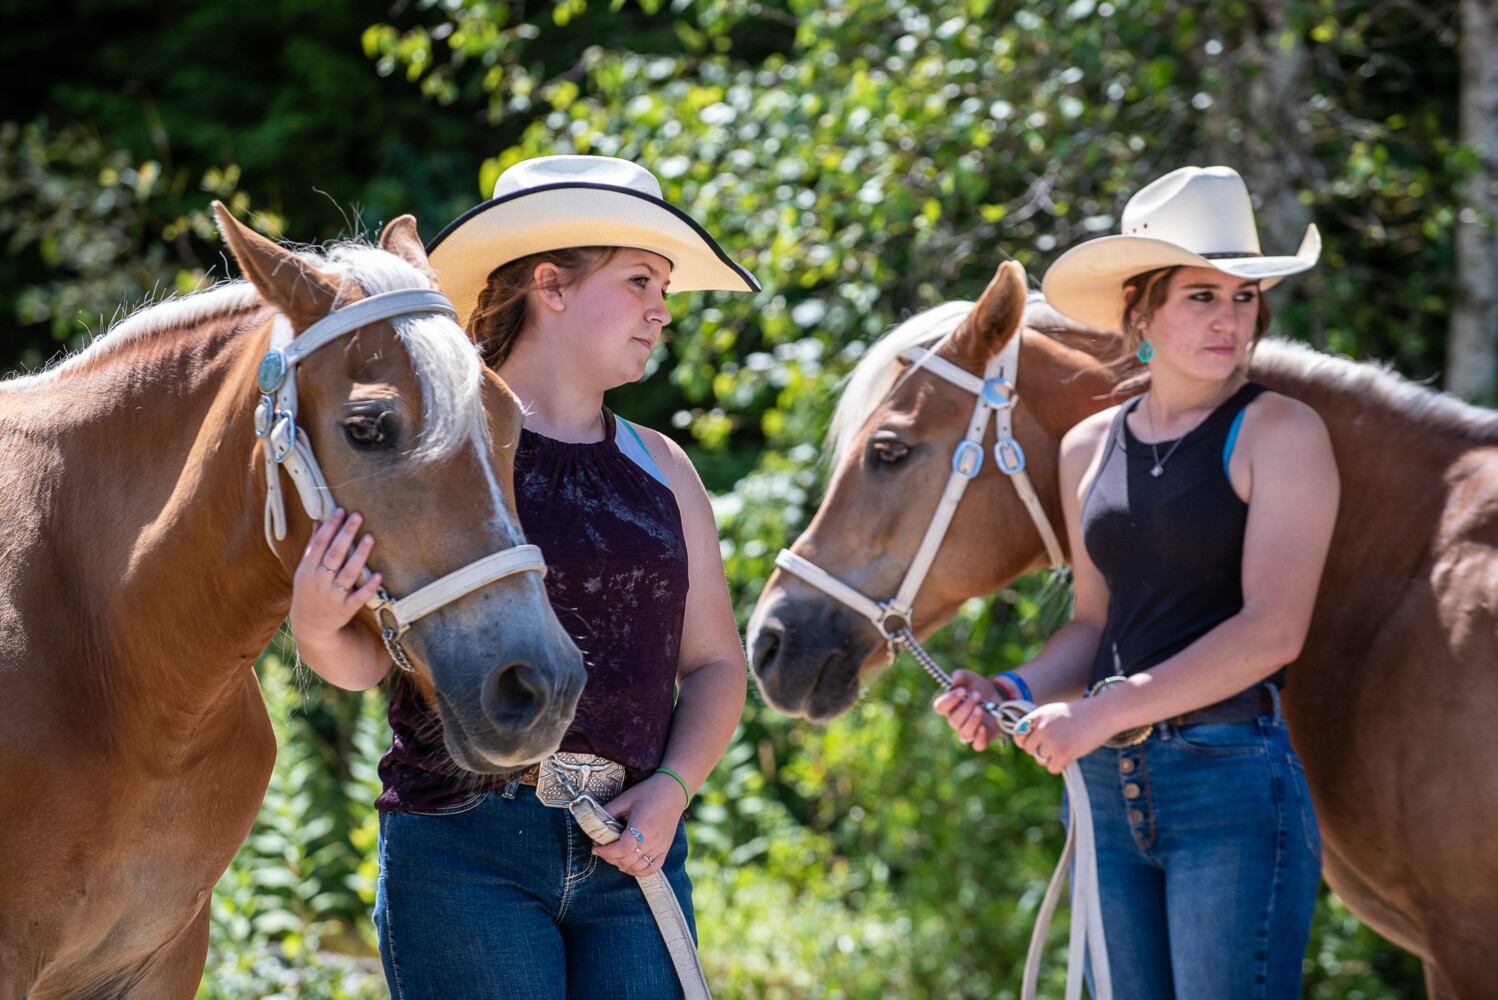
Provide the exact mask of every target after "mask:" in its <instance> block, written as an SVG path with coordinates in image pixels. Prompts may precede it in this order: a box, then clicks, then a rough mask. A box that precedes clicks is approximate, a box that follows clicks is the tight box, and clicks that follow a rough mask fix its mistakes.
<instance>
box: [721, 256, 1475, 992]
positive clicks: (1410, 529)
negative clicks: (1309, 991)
mask: <svg viewBox="0 0 1498 1000" xmlns="http://www.w3.org/2000/svg"><path fill="white" fill-rule="evenodd" d="M1021 275H1022V272H1021V271H1020V270H1019V268H1018V266H1017V265H1010V264H1006V265H1004V266H1003V267H1001V268H1000V269H999V273H998V275H997V276H996V277H995V278H994V281H993V282H992V283H991V284H990V285H989V287H988V289H987V290H986V291H985V292H984V293H983V296H982V297H981V299H980V300H979V302H978V303H977V304H976V306H974V307H973V308H972V310H971V312H970V313H968V314H967V315H966V318H964V319H963V320H962V321H961V322H960V324H957V325H956V329H955V331H952V332H951V334H950V336H947V337H946V338H945V339H943V340H941V341H940V343H939V345H938V346H937V347H936V354H937V356H938V357H940V358H944V359H946V360H948V361H950V362H951V363H953V364H955V365H957V366H959V367H960V368H962V369H965V370H966V371H967V372H969V373H979V372H983V371H984V369H985V365H987V363H988V362H989V359H990V358H993V357H995V356H996V355H997V354H998V352H999V351H1000V350H1001V348H1003V347H1004V346H1005V345H1006V344H1008V343H1009V342H1010V340H1011V338H1015V337H1019V338H1020V341H1019V344H1020V347H1019V355H1018V357H1019V361H1018V380H1017V387H1018V402H1017V405H1015V406H1014V407H1013V411H1012V418H1013V433H1014V436H1015V438H1016V439H1017V440H1018V441H1019V443H1020V445H1021V446H1022V447H1023V450H1024V455H1025V456H1026V458H1027V460H1028V469H1027V471H1028V473H1029V475H1030V477H1031V481H1032V482H1033V483H1034V484H1035V489H1036V492H1037V493H1038V495H1039V500H1040V505H1041V508H1043V511H1044V514H1043V516H1044V517H1045V518H1047V519H1048V520H1049V521H1050V523H1051V525H1052V526H1053V527H1054V529H1055V531H1056V533H1057V534H1058V535H1060V537H1061V538H1062V539H1065V537H1066V536H1065V532H1064V531H1063V530H1062V525H1061V507H1060V501H1059V498H1058V484H1057V478H1056V475H1057V474H1056V465H1057V455H1058V444H1059V441H1060V439H1061V436H1062V435H1063V434H1064V433H1065V432H1066V431H1067V429H1068V428H1070V427H1071V426H1072V425H1074V424H1076V423H1077V422H1078V421H1079V420H1081V419H1082V418H1083V417H1084V416H1086V415H1088V414H1089V413H1092V412H1095V411H1097V410H1099V409H1102V408H1104V407H1106V406H1108V405H1111V404H1113V403H1115V402H1117V401H1118V398H1119V397H1118V396H1117V395H1115V394H1114V386H1115V385H1116V382H1117V376H1118V374H1119V373H1120V370H1121V367H1120V366H1119V365H1118V363H1116V362H1115V360H1114V359H1115V358H1116V357H1117V356H1118V354H1119V353H1120V351H1119V338H1118V336H1117V335H1116V334H1113V333H1105V332H1102V331H1097V330H1086V329H1081V328H1078V327H1076V326H1074V325H1071V324H1068V323H1067V322H1066V321H1064V320H1063V319H1062V318H1061V317H1059V316H1058V315H1057V314H1056V313H1055V312H1054V311H1053V310H1050V309H1049V308H1047V307H1044V306H1043V305H1040V304H1037V305H1036V306H1034V307H1032V308H1031V309H1030V310H1029V311H1024V310H1023V309H1022V305H1023V302H1024V284H1023V280H1022V276H1021ZM939 308H943V307H939ZM944 308H948V309H951V308H960V307H956V306H955V305H954V304H950V303H949V304H948V306H947V307H944ZM935 315H937V310H933V311H932V312H931V313H927V314H922V315H920V316H917V317H915V318H913V319H912V320H910V321H908V322H907V323H905V324H903V325H902V326H901V327H899V328H897V329H896V330H895V331H893V332H892V333H891V334H889V335H888V336H887V337H885V338H884V340H882V341H881V342H880V343H878V344H876V345H875V346H874V347H873V348H871V350H870V352H869V353H868V355H867V356H866V357H865V359H864V360H863V361H862V362H860V364H859V368H858V370H856V371H855V373H854V375H853V378H852V379H851V381H850V386H849V390H848V392H846V393H845V394H844V398H843V399H842V400H841V401H840V404H839V413H838V416H837V418H836V420H835V429H837V428H841V429H842V434H841V437H840V439H839V447H838V449H837V458H836V469H835V472H834V474H833V477H832V480H831V482H830V485H829V487H828V492H827V497H826V499H825V500H824V502H823V504H822V506H821V509H820V510H819V511H818V512H817V514H816V517H815V518H814V519H813V521H812V523H811V526H810V527H809V528H808V529H807V531H806V532H805V533H804V534H803V535H802V536H801V537H800V538H799V539H798V540H797V541H796V543H795V546H794V548H793V550H792V551H793V552H794V553H795V554H796V555H798V556H800V557H801V558H802V559H803V560H805V561H806V562H809V563H811V564H815V566H817V567H820V568H821V570H823V571H825V572H826V573H827V574H830V576H831V577H835V578H837V579H838V580H840V581H842V582H843V583H844V584H846V585H848V586H850V587H851V588H854V589H855V590H856V591H858V592H861V593H862V594H863V595H867V596H869V597H872V598H874V599H875V601H878V602H884V601H886V600H887V599H888V598H890V597H891V596H892V595H894V594H895V592H896V588H897V587H898V586H899V585H900V583H901V579H902V577H903V576H904V575H905V572H906V567H907V566H908V565H909V564H910V562H911V560H912V558H913V554H914V553H915V552H916V549H917V544H918V542H919V541H920V540H921V538H922V535H923V533H924V532H925V530H926V526H927V524H928V523H929V522H930V521H931V520H932V517H933V513H934V511H935V509H936V506H937V502H938V496H939V494H940V493H941V491H942V484H943V483H944V482H945V481H946V480H947V478H948V469H949V462H950V459H951V456H952V455H953V450H954V446H955V445H956V444H957V442H958V441H959V440H961V439H962V437H963V432H964V430H965V429H966V427H967V426H968V424H969V418H970V416H971V415H972V413H973V412H974V396H973V395H972V394H971V393H969V392H968V391H965V390H964V389H962V388H959V387H958V386H957V385H955V384H953V383H952V382H951V381H949V380H947V379H946V378H942V377H939V376H938V375H937V374H935V373H933V372H932V371H930V370H907V366H906V365H905V364H904V363H903V362H901V361H900V355H901V353H902V352H905V351H907V349H908V348H910V347H912V346H913V345H917V344H921V343H927V344H929V343H931V342H933V341H936V340H937V339H938V334H939V333H940V332H941V331H938V330H936V329H934V328H933V327H934V324H933V320H932V317H933V316H935ZM1022 317H1023V321H1022ZM946 329H947V330H951V329H952V326H951V324H949V325H948V326H947V328H946ZM1251 374H1252V377H1253V378H1255V379H1256V380H1258V381H1261V382H1263V383H1265V384H1267V385H1268V386H1270V387H1271V388H1273V389H1275V390H1277V391H1279V392H1282V393H1285V394H1286V395H1289V396H1293V397H1295V398H1297V399H1302V400H1304V401H1306V402H1307V403H1309V404H1310V405H1312V406H1313V407H1315V409H1316V410H1317V412H1319V413H1320V414H1321V416H1322V417H1323V419H1324V420H1325V421H1326V424H1327V426H1328V428H1329V429H1330V431H1331V436H1332V442H1333V446H1334V448H1335V450H1336V455H1337V462H1338V466H1339V469H1340V473H1341V479H1342V503H1341V511H1340V514H1339V518H1338V522H1337V528H1336V532H1335V535H1334V538H1333V542H1332V550H1331V558H1330V561H1329V562H1328V564H1327V567H1326V571H1325V577H1324V579H1323V581H1322V584H1321V590H1320V593H1319V595H1318V599H1317V604H1316V610H1315V614H1314V620H1313V622H1312V626H1311V631H1310V635H1309V637H1308V638H1307V640H1306V643H1305V646H1304V649H1303V652H1302V655H1301V656H1300V658H1299V659H1298V660H1297V661H1296V662H1295V663H1293V664H1291V665H1290V668H1289V678H1290V680H1289V683H1288V685H1287V687H1286V690H1285V698H1284V710H1285V714H1286V717H1287V718H1288V719H1289V722H1290V726H1291V731H1292V733H1293V735H1294V741H1295V745H1296V747H1297V749H1298V750H1299V751H1300V753H1301V755H1302V757H1303V758H1304V763H1305V768H1306V774H1307V778H1308V779H1309V783H1310V788H1311V792H1312V797H1313V799H1314V802H1315V806H1316V811H1317V814H1318V816H1319V817H1320V821H1321V827H1322V834H1323V840H1324V849H1325V873H1326V878H1327V881H1328V882H1329V883H1330V885H1331V886H1332V888H1333V889H1335V890H1336V891H1337V893H1338V894H1339V895H1340V896H1342V898H1343V899H1345V900H1346V901H1347V903H1348V905H1349V906H1351V907H1352V908H1353V910H1354V911H1355V912H1357V913H1358V914H1359V916H1361V917H1362V918H1363V920H1364V921H1366V922H1367V923H1368V924H1369V925H1370V926H1372V927H1374V928H1375V929H1377V930H1378V931H1380V932H1381V933H1382V934H1384V935H1386V936H1387V937H1389V938H1390V939H1391V940H1393V941H1395V942H1397V943H1398V944H1400V945H1402V946H1403V947H1405V948H1407V949H1409V950H1410V951H1412V952H1414V953H1415V954H1417V955H1419V956H1420V957H1421V958H1422V959H1424V961H1425V968H1426V981H1427V986H1428V989H1429V992H1430V994H1431V996H1432V997H1442V998H1447V997H1460V998H1478V997H1489V996H1492V995H1493V992H1494V986H1493V982H1492V972H1491V966H1492V956H1491V949H1492V945H1493V943H1494V942H1498V837H1495V836H1494V835H1493V831H1494V830H1495V829H1498V727H1495V726H1494V724H1493V706H1495V705H1498V668H1495V664H1498V632H1495V628H1494V624H1495V617H1498V548H1495V547H1498V415H1495V414H1493V413H1491V412H1489V411H1486V410H1480V409H1477V408H1475V407H1470V406H1467V405H1465V404H1462V403H1460V402H1458V401H1456V400H1454V399H1452V398H1450V397H1447V396H1441V395H1438V394H1436V393H1434V392H1431V391H1429V390H1426V389H1422V388H1420V387H1417V386H1415V385H1412V384H1411V383H1408V382H1406V381H1404V380H1402V379H1400V378H1398V377H1397V376H1395V375H1392V374H1390V373H1388V372H1386V371H1383V370H1381V369H1378V368H1375V367H1372V366H1369V365H1361V364H1354V363H1352V362H1349V361H1346V360H1341V359H1337V358H1331V357H1326V356H1323V355H1320V354H1317V353H1315V352H1313V351H1311V350H1309V349H1307V348H1304V347H1300V346H1297V345H1294V344H1290V343H1286V342H1280V341H1270V342H1267V343H1264V344H1262V345H1261V346H1260V347H1259V348H1258V350H1257V351H1256V353H1255V356H1254V360H1253V363H1252V372H1251ZM902 376H903V377H902ZM992 443H993V438H992V436H991V435H990V437H989V439H988V441H987V442H985V450H988V451H990V452H991V448H990V447H989V446H991V445H992ZM996 464H997V463H995V462H994V461H992V460H990V461H989V462H987V463H985V465H984V466H983V467H982V468H981V470H980V471H979V472H978V474H977V475H976V476H975V477H974V478H973V479H972V480H971V482H970V483H969V485H968V489H967V494H966V496H965V497H963V499H962V500H961V501H960V503H959V504H958V505H957V508H956V512H955V516H954V517H953V519H952V521H951V523H950V526H949V528H948V530H947V537H946V539H945V542H944V544H943V545H942V546H941V548H940V550H939V554H938V556H937V558H936V560H935V562H934V564H933V565H932V566H931V570H930V573H929V575H928V576H927V577H926V579H925V582H924V585H923V586H922V587H921V589H920V590H919V593H918V595H917V597H916V599H915V601H914V613H913V619H914V620H913V626H914V631H915V632H916V633H917V634H918V635H922V636H924V635H927V634H929V633H931V632H933V631H935V630H936V629H937V628H938V627H940V626H941V625H943V624H945V623H946V622H947V621H949V620H950V619H951V618H952V616H953V614H954V613H955V611H956V609H957V607H958V605H959V604H960V603H961V602H962V601H963V600H965V599H967V598H969V597H972V596H974V595H978V594H987V593H992V592H993V591H995V590H997V589H999V588H1000V587H1002V586H1004V585H1005V584H1006V583H1008V582H1009V581H1011V580H1013V579H1014V578H1015V577H1017V576H1019V575H1020V574H1022V573H1024V572H1026V571H1028V570H1031V569H1034V568H1036V567H1037V566H1040V565H1042V564H1043V563H1044V562H1045V561H1047V560H1046V558H1045V549H1044V546H1043V544H1042V540H1041V535H1040V532H1039V531H1038V530H1037V527H1036V525H1035V524H1034V523H1032V520H1031V517H1030V515H1029V514H1028V513H1027V511H1026V508H1025V507H1024V506H1023V505H1022V503H1021V501H1020V499H1019V498H1018V495H1017V492H1016V489H1015V488H1014V487H1013V486H1011V485H1010V483H1008V482H1006V481H1005V479H1006V477H1005V476H1004V475H1002V474H1001V473H1000V472H999V471H997V470H996V469H995V468H994V466H995V465H996ZM788 564H795V565H800V566H804V565H805V563H798V562H797V561H796V560H789V561H788ZM803 575H809V576H814V575H815V574H814V573H806V572H805V571H804V570H803ZM835 587H836V585H835V584H834V585H831V586H830V588H818V587H813V586H812V585H810V584H809V583H807V582H806V581H805V580H803V579H802V578H800V576H797V575H792V574H791V573H788V572H785V571H780V572H777V573H776V574H775V575H774V576H772V577H771V578H770V580H769V582H768V584H767V585H766V587H765V590H764V592H763V594H762V595H761V597H760V600H759V604H758V606H757V607H756V609H755V612H754V616H753V619H752V621H751V622H750V628H749V648H750V662H751V665H752V668H753V670H754V673H755V676H756V677H757V678H758V681H759V685H760V688H761V690H762V691H763V693H764V695H765V698H766V700H768V701H769V702H770V703H771V704H772V705H774V706H775V707H777V708H778V709H780V710H781V711H783V712H786V713H789V714H791V715H802V716H806V717H808V718H811V719H814V720H823V719H828V718H831V717H833V716H835V715H838V714H840V713H841V712H843V711H845V710H846V709H847V708H848V707H849V706H851V705H852V704H853V702H854V700H855V698H856V697H857V694H858V690H859V681H860V677H861V675H862V674H864V673H867V672H869V671H871V670H873V669H875V668H877V667H878V666H880V665H881V664H883V663H885V662H887V660H888V653H887V648H888V647H887V644H886V640H885V638H884V636H883V635H881V634H880V631H879V630H878V629H876V628H875V627H874V626H873V625H872V624H871V622H870V619H869V618H868V617H865V616H864V615H862V614H859V613H857V612H855V611H854V610H852V607H850V606H849V605H851V604H857V603H858V602H859V598H858V597H857V596H856V595H852V596H846V597H844V598H843V599H834V598H833V597H831V596H829V594H828V593H827V592H825V591H826V590H827V589H835ZM849 593H851V592H849ZM977 669H981V667H978V668H977Z"/></svg>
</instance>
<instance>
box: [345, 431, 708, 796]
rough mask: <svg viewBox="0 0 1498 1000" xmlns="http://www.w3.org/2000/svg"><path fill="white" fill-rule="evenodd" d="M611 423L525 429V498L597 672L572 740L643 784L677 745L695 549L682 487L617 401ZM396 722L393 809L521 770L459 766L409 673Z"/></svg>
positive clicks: (562, 611)
mask: <svg viewBox="0 0 1498 1000" xmlns="http://www.w3.org/2000/svg"><path fill="white" fill-rule="evenodd" d="M604 427H605V434H604V440H602V441H600V442H597V443H594V444H568V443H565V442H561V441H555V440H552V439H551V438H546V437H542V436H541V435H539V434H535V433H532V432H531V431H527V430H522V431H521V432H520V447H519V449H518V450H517V451H516V453H515V500H516V505H517V507H518V508H519V513H520V525H521V527H522V528H524V529H525V538H526V541H528V542H530V543H532V544H534V545H538V546H540V548H541V554H542V555H543V556H544V557H545V559H546V592H547V596H548V597H549V598H550V599H551V606H552V608H553V609H554V610H555V611H556V613H557V618H558V619H559V620H560V621H561V623H562V627H563V628H565V629H566V630H567V632H568V634H569V635H571V636H572V639H573V641H574V642H576V643H577V645H578V648H579V649H581V650H582V654H583V661H584V663H585V664H586V667H587V671H588V682H587V684H586V685H585V686H584V688H583V693H582V697H581V699H580V700H579V701H578V706H577V715H576V717H575V718H574V719H573V722H572V726H571V728H570V729H568V730H567V734H566V735H565V736H564V737H563V739H562V746H561V749H563V750H568V751H574V752H579V753H591V754H597V755H599V756H601V757H607V758H609V759H610V760H615V761H618V762H619V763H621V764H623V765H624V767H625V770H626V771H627V772H628V775H627V781H628V782H629V783H631V784H632V783H634V782H636V781H639V780H641V779H642V778H645V777H647V776H648V775H649V774H650V773H651V772H652V771H654V769H655V768H656V767H657V766H658V765H659V764H660V762H661V757H662V755H663V754H664V752H665V748H666V736H667V732H668V730H669V728H670V725H671V709H672V704H673V700H674V697H675V691H676V667H677V658H678V653H679V651H680V648H681V629H682V617H683V614H684V611H685V608H686V598H687V549H686V540H685V537H684V535H683V534H682V527H681V511H680V509H679V508H678V507H677V505H676V496H675V494H673V493H672V492H671V489H670V488H669V487H668V486H666V484H665V483H664V482H663V481H662V480H661V479H659V478H657V477H658V476H659V470H658V469H656V467H655V464H654V462H653V461H651V459H650V457H649V453H648V452H646V451H645V450H644V448H643V445H640V444H639V441H638V438H637V437H636V436H635V434H634V431H633V429H632V428H630V427H629V426H628V425H627V424H622V423H620V422H618V421H616V420H615V419H614V415H613V414H612V413H610V412H609V411H607V410H605V411H604ZM621 445H623V447H622V448H621ZM626 452H628V454H626ZM632 456H633V457H632ZM390 728H391V730H392V733H393V738H392V741H391V746H390V750H389V751H388V752H387V753H386V754H385V756H384V757H383V758H382V759H381V761H380V778H381V780H382V782H383V784H384V792H383V793H382V794H381V795H380V797H379V798H378V799H377V800H376V801H375V805H376V806H377V807H378V808H380V809H382V810H386V811H403V810H421V811H427V810H431V809H438V808H442V807H443V806H447V805H453V804H456V803H457V802H458V801H461V800H462V799H465V798H467V797H469V796H471V795H473V794H474V792H475V791H476V790H487V789H493V788H497V787H501V786H502V785H503V784H504V783H505V782H506V781H507V780H508V776H503V775H500V776H493V777H487V778H482V779H478V780H475V776H474V775H473V774H471V773H469V772H466V771H464V770H462V769H461V768H459V767H458V765H457V764H456V763H454V762H453V760H452V758H451V756H450V755H449V754H448V752H447V749H446V747H445V746H444V745H443V742H442V729H441V725H440V724H439V722H438V720H437V716H436V713H435V712H433V711H432V710H431V709H429V708H428V707H427V705H426V704H425V703H424V702H423V701H422V699H421V697H420V696H419V695H418V694H417V693H416V689H415V687H414V686H413V685H412V684H411V683H410V682H409V681H407V680H406V679H405V677H404V676H401V677H398V678H397V679H396V682H395V686H394V688H393V690H392V691H391V698H390Z"/></svg>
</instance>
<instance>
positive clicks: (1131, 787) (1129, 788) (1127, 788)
mask: <svg viewBox="0 0 1498 1000" xmlns="http://www.w3.org/2000/svg"><path fill="white" fill-rule="evenodd" d="M1124 798H1126V799H1128V800H1129V801H1130V802H1133V801H1134V800H1135V799H1137V798H1139V786H1138V785H1136V784H1134V783H1133V782H1132V781H1131V782H1129V783H1128V784H1127V785H1124Z"/></svg>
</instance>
